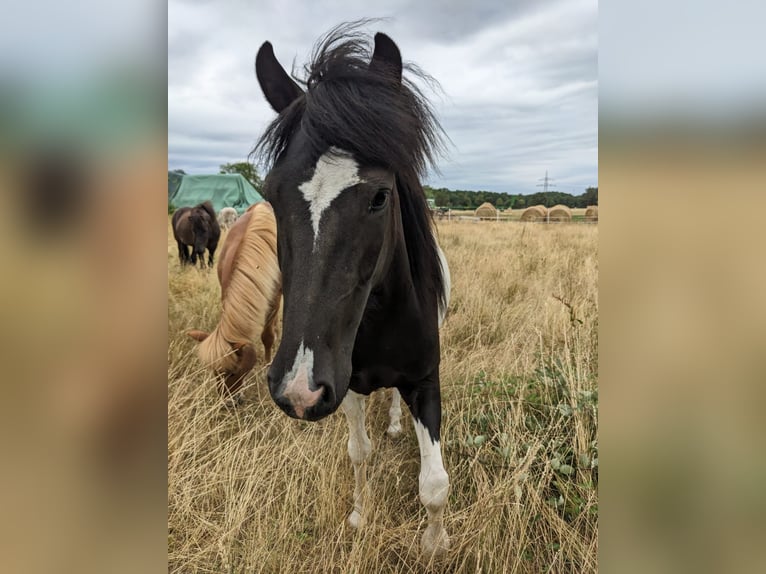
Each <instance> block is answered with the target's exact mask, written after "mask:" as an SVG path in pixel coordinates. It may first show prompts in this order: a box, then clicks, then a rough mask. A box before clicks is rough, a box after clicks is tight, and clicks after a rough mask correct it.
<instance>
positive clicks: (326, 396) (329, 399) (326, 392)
mask: <svg viewBox="0 0 766 574" xmlns="http://www.w3.org/2000/svg"><path fill="white" fill-rule="evenodd" d="M317 389H322V391H323V392H322V394H321V395H319V401H321V402H323V403H326V404H330V405H334V404H335V389H333V387H332V385H330V384H328V383H324V382H319V383H317ZM319 401H318V402H319Z"/></svg>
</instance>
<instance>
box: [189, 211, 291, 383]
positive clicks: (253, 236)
mask: <svg viewBox="0 0 766 574" xmlns="http://www.w3.org/2000/svg"><path fill="white" fill-rule="evenodd" d="M248 215H249V221H242V220H243V219H245V218H246V217H247V216H248ZM239 221H242V224H246V225H247V229H246V231H245V233H244V234H243V235H242V238H241V240H240V241H239V243H238V244H237V245H234V246H232V245H231V244H230V243H229V242H228V237H233V235H232V234H231V233H230V234H229V235H228V236H227V241H226V242H225V243H224V246H223V249H222V250H221V255H220V257H219V260H218V264H219V265H222V264H223V263H224V256H223V255H224V251H225V250H226V249H235V250H236V252H235V255H234V258H233V260H232V264H231V270H229V273H228V275H229V280H228V285H227V287H226V289H225V290H224V289H223V288H222V291H223V292H222V293H221V302H222V306H223V309H222V312H221V319H220V321H219V322H218V325H216V327H215V329H213V331H212V332H211V333H210V335H209V336H208V337H207V338H206V339H205V340H204V341H202V342H201V343H200V344H199V346H198V353H199V358H200V360H201V361H202V363H203V364H205V365H208V366H209V367H211V368H213V369H217V370H222V371H226V372H232V371H233V370H234V369H235V368H236V364H237V357H236V355H235V354H234V353H233V352H232V346H231V345H232V343H242V342H247V343H249V342H251V341H253V340H255V339H256V336H257V335H259V334H260V333H261V331H262V330H263V328H264V326H265V325H266V323H267V322H268V321H269V320H270V319H271V318H272V317H273V314H274V313H276V311H277V310H278V308H279V307H278V305H279V297H280V296H281V293H282V289H281V285H282V276H281V274H280V271H279V264H278V262H277V226H276V220H275V219H274V213H273V211H272V209H271V206H270V205H268V204H267V203H259V204H256V206H254V207H253V208H251V209H250V210H248V213H247V214H245V215H243V216H242V218H240V220H239ZM235 225H236V224H235Z"/></svg>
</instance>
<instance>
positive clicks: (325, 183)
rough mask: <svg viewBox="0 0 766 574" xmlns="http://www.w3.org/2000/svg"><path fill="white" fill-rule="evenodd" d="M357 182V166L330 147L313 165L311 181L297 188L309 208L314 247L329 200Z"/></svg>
mask: <svg viewBox="0 0 766 574" xmlns="http://www.w3.org/2000/svg"><path fill="white" fill-rule="evenodd" d="M361 181H362V178H360V177H359V164H357V163H356V161H355V160H354V158H353V157H352V156H351V154H350V153H348V152H346V151H343V150H342V149H339V148H336V147H331V148H330V149H329V150H328V151H326V152H325V153H324V154H322V157H320V158H319V160H318V161H317V164H316V167H315V168H314V174H313V175H312V176H311V179H310V180H308V181H306V182H304V183H302V184H301V185H300V186H299V187H298V189H300V190H301V193H303V198H304V199H305V200H306V201H307V202H308V204H309V211H310V212H311V226H312V227H313V228H314V245H315V246H316V244H317V239H318V238H319V222H320V220H321V219H322V213H324V210H325V209H327V208H328V207H330V204H331V203H332V200H333V199H335V198H336V197H338V196H339V195H340V194H341V193H342V192H343V191H344V190H346V189H348V188H349V187H351V186H353V185H356V184H357V183H360V182H361Z"/></svg>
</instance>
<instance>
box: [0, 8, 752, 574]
mask: <svg viewBox="0 0 766 574" xmlns="http://www.w3.org/2000/svg"><path fill="white" fill-rule="evenodd" d="M374 15H375V14H371V16H374ZM599 18H600V31H599V35H600V38H599V59H600V64H599V65H600V70H599V81H600V110H599V117H600V121H599V129H600V139H599V146H600V180H601V182H600V183H601V188H602V197H601V201H602V205H601V211H602V214H601V219H600V221H599V225H600V234H601V242H600V273H601V281H600V311H601V329H600V333H599V338H600V342H601V345H600V370H601V373H600V377H601V379H602V385H601V393H600V396H601V407H602V411H601V429H600V433H601V437H600V451H601V457H600V458H601V472H600V475H601V479H602V480H601V482H600V488H601V490H602V492H601V493H600V495H601V504H600V516H601V525H602V528H601V532H602V540H601V543H600V547H601V552H600V560H601V566H602V568H603V570H604V571H605V572H612V571H617V572H682V571H695V572H700V571H703V572H707V571H710V572H735V571H736V572H756V571H759V572H760V571H761V570H762V564H763V562H764V559H765V558H766V556H764V553H765V552H764V545H763V544H762V540H763V539H764V528H763V526H764V525H763V522H764V518H763V517H764V511H766V496H765V495H764V491H763V484H765V483H766V458H765V457H764V455H763V453H764V447H763V444H764V440H763V437H764V414H763V412H762V410H763V408H764V405H766V400H764V399H766V396H765V395H766V390H765V389H766V385H764V383H766V366H765V365H766V363H764V358H763V355H764V351H766V305H764V293H766V263H765V261H764V246H766V241H765V239H766V237H765V233H764V228H765V226H764V224H763V221H762V214H764V213H766V205H764V204H766V173H764V170H765V169H766V153H765V152H766V105H765V102H766V73H764V71H765V70H764V63H763V62H764V60H763V54H764V53H766V49H765V48H766V46H764V43H765V41H764V36H763V34H762V31H761V29H760V28H761V27H762V23H763V22H764V21H766V8H764V4H763V3H762V2H744V1H743V2H736V3H730V4H726V5H724V4H722V3H716V2H691V1H688V0H685V1H678V2H673V3H664V2H663V3H661V2H658V1H656V0H647V1H645V2H642V3H629V2H609V3H604V4H602V5H601V6H600V8H599ZM166 23H167V18H166V6H165V5H164V4H163V3H156V2H150V1H148V0H140V1H138V2H133V3H129V4H125V3H122V4H121V3H116V2H113V1H111V0H107V1H99V2H96V1H94V0H86V1H83V2H78V3H77V4H76V6H75V5H70V4H62V3H53V2H31V3H26V4H23V5H21V4H18V3H17V4H16V5H14V6H12V7H10V6H9V7H6V9H5V10H4V15H3V19H2V20H1V21H0V47H1V48H2V49H0V268H1V269H2V272H0V325H2V331H1V332H0V358H2V363H1V364H2V377H0V380H1V381H2V393H3V394H2V400H0V405H2V406H1V407H0V409H2V411H1V412H2V418H1V420H2V425H3V428H2V430H3V432H2V433H1V434H0V437H2V438H0V440H1V441H2V446H3V452H5V453H7V454H6V455H5V457H6V459H5V461H4V464H3V469H4V472H3V473H2V479H0V480H2V487H1V488H0V508H2V509H3V516H2V522H0V533H1V534H2V536H1V537H0V539H1V540H2V542H1V543H0V544H1V545H2V546H0V569H1V570H2V571H5V572H78V573H83V572H149V571H161V570H162V569H164V568H165V546H166V545H165V540H166V535H167V531H166V506H165V505H166V475H165V473H166V457H165V452H166V451H165V449H166V446H167V444H166V443H167V436H166V427H165V417H166V400H167V396H166V392H165V387H164V381H165V379H166V366H165V365H166V362H165V356H166V353H165V349H166V328H167V313H166V311H167V303H166V293H167V279H166V278H167V275H166V273H167V269H166V247H167V237H166V232H167V219H166V217H167V212H166V205H165V203H166V199H165V189H166V188H165V186H166V183H165V172H166V171H167V146H166V120H167V108H166V105H167V104H166V102H167V100H166V93H165V89H166V88H165V86H166V61H167V58H166V47H167V43H166V39H167V38H166ZM318 32H319V31H318ZM256 44H257V41H256V40H255V39H254V41H253V45H252V46H243V49H244V50H250V51H253V52H254V50H255V47H256ZM254 85H255V84H254ZM254 89H255V88H254Z"/></svg>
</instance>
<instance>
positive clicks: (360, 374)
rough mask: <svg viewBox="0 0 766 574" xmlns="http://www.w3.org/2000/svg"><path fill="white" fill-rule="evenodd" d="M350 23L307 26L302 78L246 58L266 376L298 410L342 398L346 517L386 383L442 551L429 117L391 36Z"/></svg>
mask: <svg viewBox="0 0 766 574" xmlns="http://www.w3.org/2000/svg"><path fill="white" fill-rule="evenodd" d="M359 25H360V24H359V23H356V24H352V25H346V26H341V27H338V28H336V29H334V30H333V31H331V32H330V33H329V34H327V35H326V36H325V37H324V38H323V39H322V40H320V42H319V43H318V44H317V46H316V47H315V49H314V53H313V55H312V58H311V63H310V64H309V65H308V66H306V72H307V76H308V77H307V80H306V81H305V82H304V85H305V86H306V88H307V89H306V90H305V91H304V89H303V88H302V87H301V86H300V85H299V84H298V83H296V81H294V80H293V79H292V78H291V77H290V76H289V75H288V74H287V73H286V72H285V70H284V69H283V68H282V66H281V65H280V64H279V62H278V61H277V59H276V57H275V56H274V51H273V48H272V46H271V44H270V43H269V42H266V43H264V44H263V45H262V46H261V48H260V50H259V51H258V55H257V58H256V74H257V77H258V81H259V83H260V86H261V89H262V90H263V93H264V95H265V96H266V99H267V100H268V102H269V104H270V105H271V106H272V107H273V108H274V110H275V111H276V112H277V113H278V114H279V115H278V117H277V118H276V119H275V120H274V121H273V122H272V123H271V125H270V126H269V127H268V128H267V130H266V132H265V133H264V135H263V136H262V137H261V139H260V140H259V142H258V145H257V146H256V149H255V150H254V152H255V153H256V154H260V155H261V157H262V158H265V160H266V161H267V163H269V164H270V165H271V167H272V169H271V170H270V172H269V174H268V176H267V177H266V180H265V183H264V193H265V195H266V197H267V199H268V201H270V202H271V204H272V205H273V207H274V211H275V213H276V218H277V229H278V246H279V248H278V253H279V265H280V268H281V270H282V278H283V285H284V325H283V335H282V342H281V344H280V347H279V350H278V352H277V354H276V357H275V358H274V361H273V363H272V365H271V368H270V369H269V371H268V384H269V391H270V393H271V396H272V398H273V399H274V401H275V402H276V403H277V405H279V407H280V408H281V409H282V410H283V411H284V412H285V413H287V414H288V415H289V416H291V417H295V418H298V419H304V420H309V421H316V420H319V419H322V418H324V417H326V416H328V415H329V414H331V413H333V412H334V411H335V410H336V409H337V408H338V407H341V408H342V410H343V412H344V413H345V415H346V418H347V419H348V425H349V441H348V454H349V456H350V458H351V462H352V464H353V467H354V479H355V488H354V503H353V511H352V512H351V514H350V516H349V518H348V522H349V524H350V525H351V526H352V527H354V528H357V527H358V526H359V524H360V521H361V518H362V516H363V513H364V500H363V498H364V491H365V488H364V485H365V480H366V472H365V461H366V460H367V458H368V456H369V455H370V450H371V446H370V440H369V438H368V436H367V433H366V431H365V420H364V419H365V407H364V401H365V395H369V394H370V393H371V392H372V391H374V390H376V389H380V388H384V387H387V388H393V389H395V396H394V403H393V405H392V408H391V414H392V415H393V417H392V425H391V427H390V428H389V434H396V433H397V432H398V431H399V430H400V427H399V428H397V427H398V412H397V408H398V404H399V402H398V401H399V397H398V395H397V393H396V391H398V393H400V394H401V397H402V398H403V399H404V401H405V403H406V404H407V406H408V407H409V409H410V412H411V414H412V418H413V421H414V425H415V433H416V435H417V439H418V443H419V445H420V457H421V468H420V479H419V487H420V500H421V502H422V503H423V505H424V506H425V507H426V509H427V512H428V526H427V528H426V530H425V532H424V533H423V537H422V541H421V547H422V550H423V551H424V552H426V553H428V554H431V553H442V552H444V551H446V550H447V549H448V546H449V537H448V536H447V533H446V532H445V530H444V527H443V524H442V515H443V512H444V506H445V504H446V502H447V495H448V492H449V478H448V476H447V472H446V471H445V470H444V465H443V463H442V453H441V446H440V439H439V427H440V424H441V399H440V391H439V326H440V325H441V322H442V320H443V319H444V315H445V313H446V309H447V304H448V298H449V284H450V281H449V271H448V268H447V263H446V260H445V259H444V255H443V253H442V251H441V249H440V248H439V246H438V244H437V242H436V239H435V237H434V229H433V222H432V219H431V215H430V211H429V209H428V205H427V202H426V197H425V194H424V192H423V188H422V187H421V185H420V183H419V176H420V175H423V174H424V172H425V170H426V167H427V165H428V164H429V163H432V162H433V160H434V157H435V155H436V152H437V151H438V148H439V146H441V142H442V140H441V135H442V132H441V127H440V126H439V124H438V122H437V121H436V119H435V117H434V116H433V114H432V112H431V110H430V107H429V105H428V103H427V102H426V100H425V99H424V97H423V96H422V94H421V92H420V91H419V90H418V89H417V88H416V87H415V85H414V84H412V83H410V82H409V80H408V79H407V78H406V76H403V74H402V69H403V66H402V59H401V55H400V53H399V49H398V47H397V46H396V44H394V42H393V41H392V40H391V39H390V38H389V37H388V36H386V35H385V34H380V33H378V34H376V35H375V39H374V51H373V52H372V54H370V48H369V44H370V42H369V40H368V39H367V38H366V37H365V36H363V35H362V34H361V33H360V32H359V31H358V30H359ZM408 71H410V70H409V68H408ZM416 73H419V72H416ZM419 74H420V73H419ZM421 75H422V74H421ZM399 412H400V411H399Z"/></svg>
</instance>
